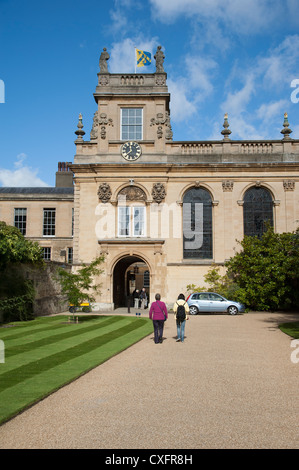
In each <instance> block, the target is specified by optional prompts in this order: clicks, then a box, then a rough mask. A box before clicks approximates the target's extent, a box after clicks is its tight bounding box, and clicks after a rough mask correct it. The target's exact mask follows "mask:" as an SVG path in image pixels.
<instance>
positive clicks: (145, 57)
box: [136, 49, 152, 67]
mask: <svg viewBox="0 0 299 470" xmlns="http://www.w3.org/2000/svg"><path fill="white" fill-rule="evenodd" d="M136 54H137V67H143V66H144V65H150V64H151V61H152V55H151V53H150V52H146V51H141V50H140V49H136Z"/></svg>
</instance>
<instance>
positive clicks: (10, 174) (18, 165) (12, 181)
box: [0, 153, 49, 187]
mask: <svg viewBox="0 0 299 470" xmlns="http://www.w3.org/2000/svg"><path fill="white" fill-rule="evenodd" d="M26 158H27V156H26V154H24V153H20V154H19V155H17V160H16V161H15V162H14V168H15V169H14V170H7V169H5V168H0V184H1V186H3V187H43V186H49V185H48V184H47V183H45V182H44V181H42V180H41V179H40V178H39V177H38V176H37V174H38V170H37V169H36V170H33V169H32V168H30V167H28V166H24V165H23V162H24V160H26Z"/></svg>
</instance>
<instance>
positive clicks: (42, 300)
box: [22, 262, 71, 316]
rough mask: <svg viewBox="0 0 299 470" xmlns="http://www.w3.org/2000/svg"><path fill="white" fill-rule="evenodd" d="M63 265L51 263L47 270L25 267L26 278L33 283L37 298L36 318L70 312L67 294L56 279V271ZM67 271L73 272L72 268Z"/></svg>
mask: <svg viewBox="0 0 299 470" xmlns="http://www.w3.org/2000/svg"><path fill="white" fill-rule="evenodd" d="M60 266H63V265H62V263H55V262H50V263H47V264H46V266H45V268H41V269H38V268H33V267H30V266H28V265H27V266H24V267H23V268H22V269H23V270H24V276H25V278H26V279H30V280H31V281H33V285H34V288H35V290H36V297H35V301H34V304H33V313H34V315H36V316H43V315H51V314H54V313H60V312H65V311H67V310H68V301H67V297H66V295H65V294H62V293H61V287H60V284H59V282H58V281H57V280H56V279H55V277H54V275H55V271H56V270H57V268H58V267H60ZM66 269H68V270H71V266H67V267H66Z"/></svg>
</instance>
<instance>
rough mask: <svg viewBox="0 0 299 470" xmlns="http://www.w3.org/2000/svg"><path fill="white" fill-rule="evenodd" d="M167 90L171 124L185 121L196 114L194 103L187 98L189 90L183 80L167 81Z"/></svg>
mask: <svg viewBox="0 0 299 470" xmlns="http://www.w3.org/2000/svg"><path fill="white" fill-rule="evenodd" d="M168 89H169V92H170V93H171V102H170V109H171V120H172V121H173V122H181V121H185V120H186V119H189V118H190V117H191V116H192V115H194V114H195V113H196V112H197V108H196V106H195V104H194V101H193V100H192V99H191V98H188V96H187V95H188V93H189V92H190V89H188V84H187V82H186V81H185V80H183V79H180V80H177V81H176V82H175V81H173V80H168Z"/></svg>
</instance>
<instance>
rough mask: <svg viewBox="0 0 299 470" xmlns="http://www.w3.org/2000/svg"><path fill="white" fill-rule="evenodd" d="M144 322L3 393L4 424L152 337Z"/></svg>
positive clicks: (0, 396) (0, 408) (0, 406)
mask: <svg viewBox="0 0 299 470" xmlns="http://www.w3.org/2000/svg"><path fill="white" fill-rule="evenodd" d="M139 320H140V319H139ZM144 320H145V321H143V322H142V323H140V328H139V329H134V330H130V331H129V332H127V333H126V334H124V335H122V336H121V337H117V338H115V339H113V340H111V341H110V342H108V343H105V344H103V345H102V346H100V347H98V348H96V349H93V350H90V351H87V352H86V353H85V354H82V355H81V356H78V357H75V358H71V359H69V360H68V361H67V362H64V363H61V364H59V365H57V366H55V367H52V368H50V369H48V370H46V371H44V372H42V373H40V374H38V375H37V376H33V377H31V378H29V379H27V380H26V381H24V382H21V383H19V384H17V385H15V386H13V387H10V388H9V389H6V390H5V391H3V392H2V393H1V394H0V423H1V422H4V421H7V420H8V419H10V418H11V417H13V416H14V415H16V414H17V413H19V412H20V411H22V410H24V409H25V408H27V407H28V406H30V405H32V404H34V403H36V402H37V401H39V400H41V399H43V398H45V397H46V396H48V395H49V394H50V393H53V392H55V391H56V390H57V389H59V388H61V387H62V386H64V385H66V384H68V383H70V382H71V381H72V380H75V379H77V378H78V377H80V376H81V375H83V374H84V373H86V372H88V371H89V370H91V369H93V368H95V367H97V366H98V365H100V364H102V363H103V362H105V361H106V360H108V359H110V358H111V357H112V356H114V355H116V354H118V353H120V352H121V351H123V350H124V349H127V348H128V347H130V346H131V345H132V344H134V343H136V342H137V341H139V340H141V339H142V338H144V337H145V336H148V335H149V334H150V333H151V332H152V322H150V321H149V320H148V319H144ZM82 400H84V396H83V397H82Z"/></svg>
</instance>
